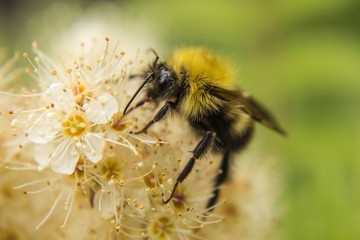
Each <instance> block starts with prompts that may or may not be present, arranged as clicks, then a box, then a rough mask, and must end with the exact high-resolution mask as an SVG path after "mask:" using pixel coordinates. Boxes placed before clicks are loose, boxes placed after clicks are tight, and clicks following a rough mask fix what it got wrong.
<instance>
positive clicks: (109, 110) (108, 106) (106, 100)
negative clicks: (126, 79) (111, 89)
mask: <svg viewBox="0 0 360 240" xmlns="http://www.w3.org/2000/svg"><path fill="white" fill-rule="evenodd" d="M98 99H99V101H100V102H101V104H102V106H103V108H104V111H105V114H106V117H107V118H108V119H109V118H111V116H112V115H113V114H114V113H116V112H117V111H118V109H119V103H118V101H117V100H116V99H115V98H114V97H113V96H112V95H110V94H108V93H105V94H103V95H101V96H100V97H99V98H98Z"/></svg>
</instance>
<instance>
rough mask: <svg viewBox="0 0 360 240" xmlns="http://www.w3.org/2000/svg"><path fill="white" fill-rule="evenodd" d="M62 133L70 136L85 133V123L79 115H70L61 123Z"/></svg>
mask: <svg viewBox="0 0 360 240" xmlns="http://www.w3.org/2000/svg"><path fill="white" fill-rule="evenodd" d="M62 126H63V128H64V133H65V134H66V135H68V136H70V137H78V136H81V135H83V134H84V133H85V131H86V128H87V123H86V121H85V119H84V118H83V117H82V116H81V115H80V114H78V115H76V114H75V115H71V116H69V117H68V118H67V119H66V120H65V121H64V122H63V123H62Z"/></svg>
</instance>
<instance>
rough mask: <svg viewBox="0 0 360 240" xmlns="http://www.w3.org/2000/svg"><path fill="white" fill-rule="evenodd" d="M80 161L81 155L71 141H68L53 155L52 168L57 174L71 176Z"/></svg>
mask: <svg viewBox="0 0 360 240" xmlns="http://www.w3.org/2000/svg"><path fill="white" fill-rule="evenodd" d="M78 159H79V153H78V152H77V151H76V149H75V146H74V144H72V143H71V139H67V140H65V142H62V143H61V144H60V146H59V147H58V148H57V149H56V150H55V151H54V152H53V153H52V155H51V158H50V160H51V167H52V169H53V170H54V171H55V172H58V173H63V174H68V175H70V174H72V173H73V172H74V170H75V166H76V164H77V162H78Z"/></svg>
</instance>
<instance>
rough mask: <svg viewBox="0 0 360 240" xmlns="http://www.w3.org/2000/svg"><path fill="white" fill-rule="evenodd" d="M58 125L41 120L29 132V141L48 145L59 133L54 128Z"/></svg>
mask: <svg viewBox="0 0 360 240" xmlns="http://www.w3.org/2000/svg"><path fill="white" fill-rule="evenodd" d="M57 125H58V123H57V122H54V121H45V119H44V120H40V121H38V122H36V123H35V125H33V126H32V127H30V129H29V130H28V132H27V134H28V139H29V140H30V141H31V142H34V143H47V142H49V141H51V140H52V139H54V137H55V136H56V134H57V132H58V131H57V130H55V129H54V127H56V126H57Z"/></svg>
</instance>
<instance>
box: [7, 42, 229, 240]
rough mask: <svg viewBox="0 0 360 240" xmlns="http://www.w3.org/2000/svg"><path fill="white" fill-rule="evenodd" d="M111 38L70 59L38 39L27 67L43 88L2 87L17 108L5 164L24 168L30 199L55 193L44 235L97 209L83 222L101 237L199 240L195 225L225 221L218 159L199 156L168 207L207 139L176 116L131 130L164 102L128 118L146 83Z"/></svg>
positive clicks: (67, 230)
mask: <svg viewBox="0 0 360 240" xmlns="http://www.w3.org/2000/svg"><path fill="white" fill-rule="evenodd" d="M105 40H106V46H105V50H104V52H101V51H100V53H99V51H92V54H91V55H88V56H80V57H77V58H75V59H74V60H72V61H69V59H68V57H65V58H63V59H60V60H59V63H58V62H54V61H53V60H51V59H50V58H49V57H48V56H46V55H45V54H44V53H43V52H41V51H40V50H39V49H38V47H37V44H36V43H34V44H33V52H34V53H35V57H34V58H33V60H32V59H31V58H30V57H29V55H30V54H28V53H24V54H23V55H24V57H25V58H26V59H27V60H28V62H29V63H30V66H29V67H28V68H27V69H26V72H27V73H28V74H29V75H30V76H31V77H32V78H34V79H35V81H36V84H35V85H32V87H33V88H34V89H32V90H27V89H26V88H23V89H21V90H19V89H17V88H16V89H12V90H10V91H8V92H1V94H2V98H3V101H6V102H7V104H6V105H4V107H3V108H4V109H2V111H3V112H8V113H9V114H8V115H7V114H3V115H7V116H6V117H5V116H3V118H2V121H3V122H4V123H3V124H8V126H10V128H9V129H6V131H5V132H7V133H10V135H11V136H7V137H6V138H4V139H2V144H1V145H2V148H1V150H2V151H3V152H4V154H3V156H5V157H4V159H2V163H1V164H2V166H4V167H5V169H7V170H8V171H9V170H13V171H11V172H10V173H12V174H13V175H16V174H17V173H19V172H21V175H22V178H21V179H23V182H21V181H20V182H19V181H16V182H17V183H18V184H17V185H15V184H14V186H13V188H14V189H16V190H21V191H22V192H23V193H24V194H26V195H28V196H40V194H48V196H47V197H45V198H43V199H42V200H41V201H39V204H40V203H41V206H42V208H45V206H47V209H48V211H47V212H44V213H43V215H42V218H41V219H39V221H38V222H37V223H36V225H35V226H33V227H34V229H35V228H36V229H39V231H41V229H42V228H43V227H42V226H43V225H46V224H48V225H56V224H57V225H58V226H61V227H62V232H61V234H62V235H64V236H67V235H68V236H69V237H71V233H72V231H71V229H72V226H73V225H76V223H74V221H72V219H77V220H78V221H79V219H81V218H80V216H81V215H84V217H85V216H86V215H88V214H89V213H87V214H84V213H80V212H81V211H84V209H88V212H89V211H90V212H92V214H94V213H96V214H95V216H96V217H92V218H93V220H92V222H96V223H93V224H88V225H86V226H85V227H87V228H88V231H89V232H93V234H96V235H97V236H101V235H103V236H105V237H109V236H113V237H114V238H119V236H122V238H121V239H123V238H127V237H129V238H134V237H137V238H148V239H193V238H199V237H200V236H201V234H200V233H199V231H198V230H196V229H201V228H203V227H204V226H205V225H207V224H210V223H217V222H221V221H223V218H222V217H221V216H218V215H216V214H214V213H212V212H211V210H212V209H207V208H206V205H207V201H208V199H209V198H211V194H212V190H213V189H212V188H213V180H214V178H215V177H216V174H217V166H216V164H212V163H213V162H214V161H215V160H212V158H214V159H215V157H212V158H211V159H210V157H209V159H204V160H202V161H201V162H199V163H198V164H197V165H196V170H195V171H194V173H193V174H191V175H190V176H189V177H188V178H187V179H186V181H184V183H183V184H182V185H181V186H180V187H179V188H178V190H177V192H176V194H175V196H174V198H173V200H172V201H171V202H170V203H168V204H164V203H163V201H162V199H163V198H164V196H168V195H169V194H170V193H171V190H172V187H173V184H174V179H176V177H177V176H178V174H179V173H180V171H181V169H182V168H183V166H184V164H186V161H187V159H189V158H190V156H191V153H190V152H188V151H189V150H191V149H192V148H193V147H194V145H196V142H197V141H199V139H198V138H197V137H196V136H193V134H192V133H191V128H190V127H187V129H188V130H184V128H182V129H178V128H177V126H179V124H181V125H182V126H184V125H186V124H185V123H184V122H183V121H182V122H179V121H180V120H175V119H172V120H170V121H168V122H166V121H164V124H159V125H158V126H154V128H153V129H151V130H149V132H148V134H143V135H133V134H130V131H131V130H132V129H136V128H140V127H141V126H142V125H143V124H146V122H147V121H150V120H151V119H152V117H153V116H152V114H153V112H154V111H153V110H154V108H156V106H152V105H151V104H148V105H145V106H144V107H141V108H139V109H136V110H135V111H132V112H131V113H129V114H127V115H126V116H122V111H123V110H124V107H125V105H126V103H127V102H128V101H129V99H130V97H131V95H132V94H133V92H134V90H135V89H136V85H137V84H138V81H136V80H134V81H132V80H129V78H128V76H129V75H130V72H131V71H132V70H133V67H134V66H136V65H139V64H140V62H142V60H141V58H139V56H135V57H133V58H130V57H128V58H126V54H125V52H124V51H122V50H118V49H117V45H115V46H114V47H112V48H110V44H109V39H108V38H106V39H105ZM80 47H82V48H85V47H86V46H84V44H81V46H80ZM5 106H6V107H5ZM9 130H10V131H9ZM189 136H191V137H189ZM160 138H161V139H160ZM5 145H6V146H5ZM28 173H29V174H28ZM7 175H10V174H9V172H8V173H7ZM85 202H86V203H85ZM61 204H63V207H64V210H65V213H64V214H62V213H61V211H59V205H61ZM38 207H39V206H38ZM41 212H43V211H41ZM4 214H6V211H4ZM58 216H62V218H63V219H62V222H58V220H56V219H58V218H60V217H58ZM94 219H97V220H96V221H95V220H94ZM81 221H84V219H82V220H81ZM95 226H98V227H95ZM85 236H86V234H85Z"/></svg>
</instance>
